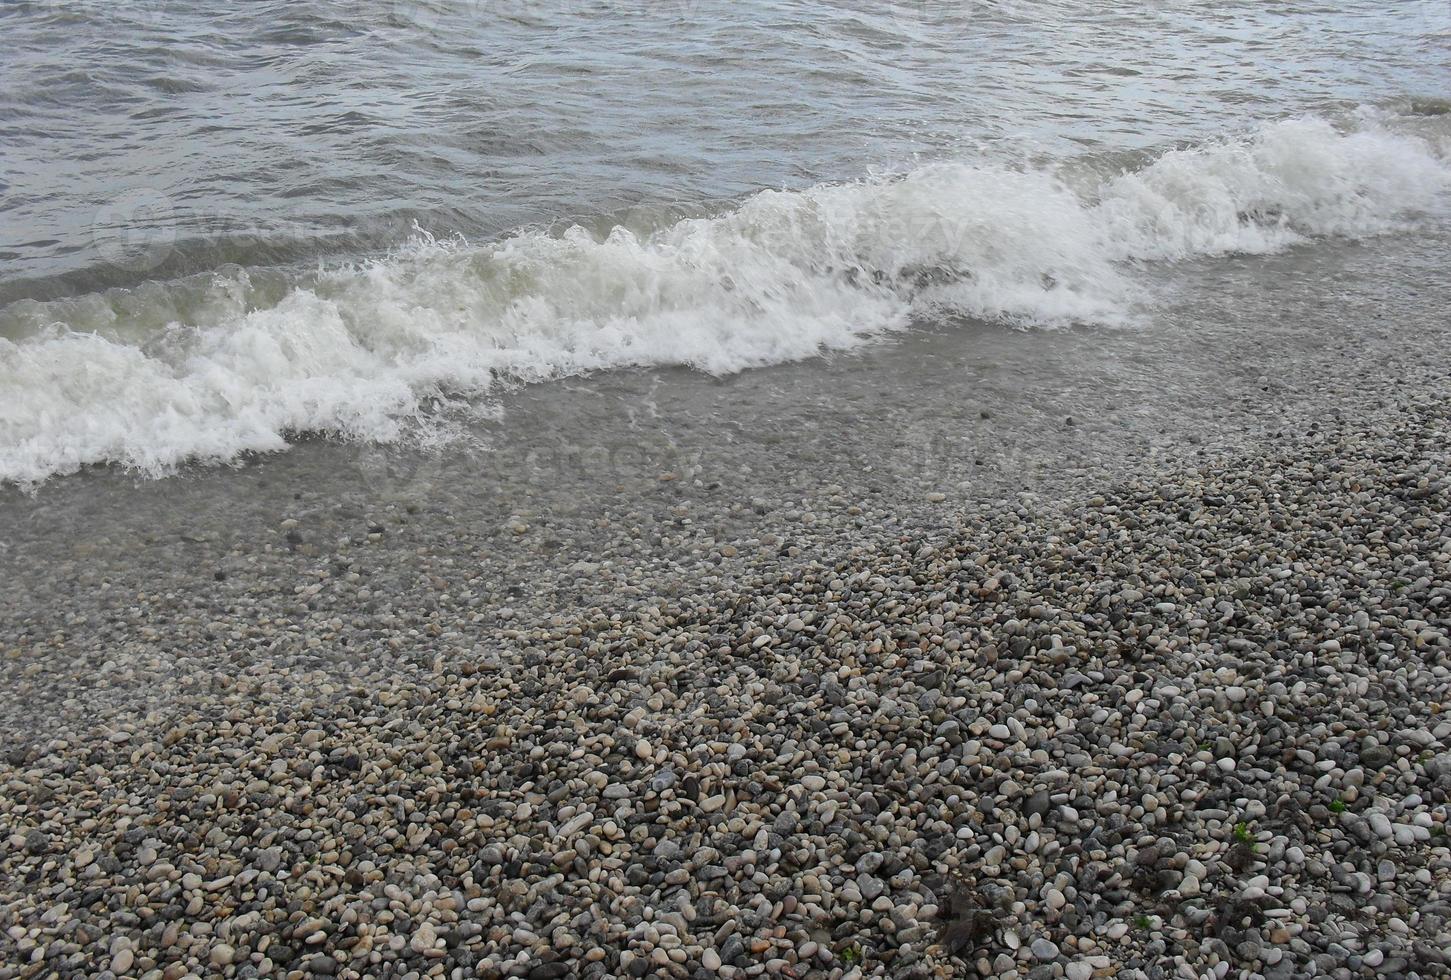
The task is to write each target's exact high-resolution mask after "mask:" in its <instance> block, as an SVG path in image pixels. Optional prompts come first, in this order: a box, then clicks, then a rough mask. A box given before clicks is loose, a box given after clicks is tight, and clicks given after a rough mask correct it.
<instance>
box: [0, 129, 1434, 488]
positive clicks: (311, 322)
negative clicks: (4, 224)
mask: <svg viewBox="0 0 1451 980" xmlns="http://www.w3.org/2000/svg"><path fill="white" fill-rule="evenodd" d="M1089 172H1091V168H1088V169H1086V170H1079V171H1075V170H1074V169H1073V167H1072V166H1071V165H1064V166H1058V167H1053V168H1045V169H1034V168H1029V167H1023V166H1007V165H1002V164H999V163H992V162H987V161H975V162H955V163H936V164H932V165H928V166H924V167H921V168H919V169H916V170H913V171H911V172H909V173H905V174H895V175H890V176H881V177H875V178H872V179H866V180H862V181H858V182H854V183H845V184H831V185H821V186H816V187H811V188H808V189H805V190H783V191H774V190H773V191H763V192H761V193H758V194H756V195H755V196H753V197H750V198H748V199H746V200H745V201H743V202H741V203H740V204H739V205H737V206H735V207H733V208H730V209H727V210H724V211H723V212H721V213H718V214H714V215H711V216H706V217H687V218H681V219H679V220H674V221H670V222H663V223H659V224H658V225H656V226H654V227H651V226H648V224H647V225H645V226H641V223H640V222H630V221H625V222H622V223H619V224H616V225H615V226H613V227H612V228H610V229H608V230H607V231H591V230H587V229H586V228H584V227H582V226H573V227H570V228H568V229H567V230H564V231H562V232H559V233H553V232H545V231H540V230H523V231H520V232H518V233H517V234H514V235H512V236H510V237H508V238H505V239H503V240H501V241H498V242H494V243H489V244H478V245H474V244H469V243H467V242H464V241H462V240H455V241H438V240H434V239H432V238H430V237H428V236H425V235H419V236H417V237H416V238H415V239H414V240H413V241H411V242H409V243H408V244H407V245H406V246H404V247H402V248H400V249H398V250H397V251H396V252H395V253H393V254H391V255H390V256H389V257H387V258H386V259H383V260H379V261H374V262H369V263H364V264H358V265H351V266H346V267H340V268H333V269H330V270H326V271H323V272H319V273H316V274H313V275H310V276H308V277H306V278H295V279H292V280H289V281H287V282H285V283H282V284H280V285H279V283H278V282H277V276H276V274H275V273H264V272H262V271H259V270H253V271H251V272H249V271H248V270H245V269H240V268H232V269H227V270H219V271H218V272H217V273H215V274H213V275H211V276H209V277H206V278H205V280H203V281H201V282H198V281H196V280H192V281H187V282H181V283H173V284H157V283H151V284H148V285H147V286H146V287H144V288H138V289H132V290H112V291H109V292H106V293H100V294H92V295H90V296H85V297H79V298H74V299H69V300H61V301H55V302H51V303H22V304H14V305H12V307H11V308H9V309H7V310H4V311H0V391H3V392H4V394H5V398H4V403H3V404H0V481H8V482H12V483H16V484H19V485H22V486H31V485H35V484H37V483H39V482H41V481H43V480H45V479H46V478H48V477H50V476H53V475H56V474H64V473H69V472H73V471H75V470H77V469H79V468H81V467H83V466H86V465H88V464H98V463H113V464H118V465H121V466H124V467H127V468H131V469H134V470H137V471H140V472H141V473H144V474H147V475H162V474H165V473H167V472H170V471H171V470H172V469H173V468H174V467H176V466H177V465H179V464H181V463H183V462H186V461H226V460H231V459H234V458H236V457H238V456H239V455H241V454H244V453H249V452H270V451H276V450H280V449H284V448H286V447H287V445H288V441H289V440H290V439H292V438H294V437H295V436H296V435H297V434H299V433H309V432H310V433H325V434H331V435H336V436H339V437H343V438H348V439H359V440H373V441H391V440H395V439H397V438H399V437H400V436H401V435H403V434H404V433H405V432H407V431H409V430H410V429H414V428H416V427H418V426H420V425H421V426H426V425H427V420H428V419H429V418H430V417H433V416H435V415H436V414H437V411H438V409H439V407H440V406H452V407H455V408H459V409H461V410H464V411H468V410H469V409H470V407H471V406H474V407H477V406H478V405H479V404H481V402H484V401H487V396H488V395H489V393H490V392H491V391H493V390H495V389H496V387H497V386H498V385H499V384H501V383H511V382H521V381H524V382H527V381H538V380H544V379H549V378H557V377H562V376H567V375H573V374H579V373H583V372H589V371H596V370H600V369H607V368H616V367H626V366H650V365H684V366H689V367H693V368H697V369H699V370H702V371H706V372H711V373H717V374H724V373H729V372H734V371H740V370H743V369H746V368H751V367H756V366H761V365H767V364H776V363H781V362H784V361H790V360H798V359H802V358H808V357H812V356H816V355H819V354H821V353H823V352H827V351H834V350H836V351H839V350H849V349H852V348H856V347H859V346H861V345H863V344H865V343H867V342H870V341H871V340H873V339H874V338H878V337H881V336H883V335H886V334H889V333H892V332H894V331H899V330H902V329H905V328H907V327H908V326H909V325H910V324H911V323H912V322H913V321H914V320H915V319H918V318H922V317H926V316H934V315H941V314H944V313H945V314H950V315H965V316H973V317H979V318H984V319H989V320H996V321H1001V322H1003V323H1005V324H1011V325H1016V326H1031V327H1054V326H1062V325H1067V324H1073V323H1090V324H1106V325H1122V324H1128V323H1133V322H1135V320H1136V318H1138V317H1141V316H1142V315H1143V314H1144V312H1145V309H1146V307H1145V303H1146V298H1145V295H1144V292H1143V289H1142V287H1141V286H1140V284H1139V283H1140V281H1141V279H1142V276H1141V274H1140V267H1141V266H1143V265H1145V264H1147V263H1161V262H1171V261H1178V260H1183V259H1190V258H1196V257H1203V256H1214V255H1221V254H1230V253H1266V252H1272V251H1276V250H1280V249H1284V248H1286V247H1289V246H1292V245H1295V244H1297V243H1301V242H1304V241H1307V240H1312V239H1315V238H1320V237H1325V236H1338V237H1351V238H1356V237H1363V236H1367V235H1375V234H1382V233H1385V232H1389V231H1394V230H1396V229H1398V228H1402V227H1404V226H1406V225H1407V224H1408V223H1410V222H1413V221H1415V220H1416V219H1417V218H1418V217H1419V216H1421V215H1423V214H1425V213H1426V212H1428V211H1432V210H1435V209H1438V208H1439V207H1441V206H1442V204H1443V203H1444V198H1445V193H1446V191H1447V189H1448V187H1451V168H1448V164H1447V159H1446V151H1445V146H1444V145H1442V146H1440V147H1438V146H1436V145H1435V144H1434V143H1433V142H1432V141H1429V140H1427V139H1422V138H1419V137H1417V136H1414V135H1410V134H1406V133H1397V132H1392V131H1390V130H1389V129H1386V128H1384V127H1381V126H1377V125H1363V126H1361V127H1360V128H1356V129H1353V130H1349V131H1347V130H1342V129H1337V128H1336V127H1334V126H1332V125H1331V124H1330V123H1328V122H1325V121H1322V120H1315V119H1304V120H1291V121H1286V122H1280V123H1276V124H1272V125H1268V126H1265V127H1263V128H1261V129H1260V130H1259V131H1258V132H1256V133H1254V134H1253V135H1250V136H1247V137H1244V138H1239V139H1232V140H1224V141H1220V142H1215V143H1212V144H1206V145H1201V146H1195V147H1188V148H1183V149H1176V150H1172V151H1170V152H1167V153H1164V154H1162V155H1160V156H1158V157H1157V158H1155V159H1152V160H1151V161H1149V162H1147V163H1146V164H1145V165H1144V166H1142V167H1139V168H1138V169H1135V170H1132V171H1128V172H1121V173H1118V174H1115V175H1111V176H1109V177H1107V178H1101V177H1100V178H1093V179H1087V178H1086V177H1085V174H1086V173H1089ZM7 336H8V337H9V338H10V339H4V338H5V337H7Z"/></svg>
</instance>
